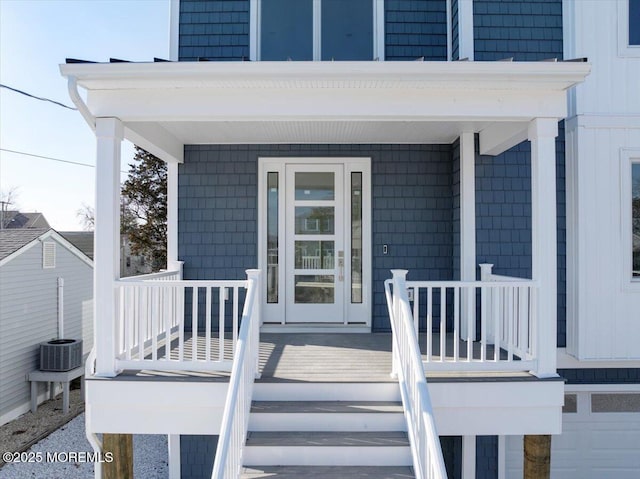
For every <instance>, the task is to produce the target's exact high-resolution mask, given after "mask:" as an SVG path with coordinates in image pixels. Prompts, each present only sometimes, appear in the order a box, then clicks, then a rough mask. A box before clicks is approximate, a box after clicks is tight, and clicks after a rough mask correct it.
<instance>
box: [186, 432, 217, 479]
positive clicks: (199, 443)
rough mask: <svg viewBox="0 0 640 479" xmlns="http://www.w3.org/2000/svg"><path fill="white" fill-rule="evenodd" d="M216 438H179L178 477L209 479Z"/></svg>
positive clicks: (189, 436)
mask: <svg viewBox="0 0 640 479" xmlns="http://www.w3.org/2000/svg"><path fill="white" fill-rule="evenodd" d="M217 445H218V436H202V435H182V436H180V477H181V478H182V479H210V478H211V471H212V470H213V460H214V457H215V453H216V447H217Z"/></svg>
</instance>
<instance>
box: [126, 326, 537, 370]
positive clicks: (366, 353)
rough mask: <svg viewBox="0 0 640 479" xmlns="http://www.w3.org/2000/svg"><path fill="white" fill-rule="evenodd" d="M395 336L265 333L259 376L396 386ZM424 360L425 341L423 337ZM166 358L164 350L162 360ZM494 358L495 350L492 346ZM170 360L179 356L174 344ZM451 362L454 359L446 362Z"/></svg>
mask: <svg viewBox="0 0 640 479" xmlns="http://www.w3.org/2000/svg"><path fill="white" fill-rule="evenodd" d="M391 340H392V337H391V333H342V334H341V333H263V334H261V336H260V373H261V377H260V379H259V380H258V382H393V381H394V379H392V378H391V376H390V372H391ZM446 341H447V348H446V349H447V351H451V350H452V349H453V348H452V347H451V345H452V343H453V335H452V334H447V338H446ZM419 342H420V349H421V351H423V354H422V357H423V360H426V359H427V357H426V355H425V354H424V351H426V350H427V348H426V335H422V334H421V335H420V339H419ZM192 348H193V339H192V338H191V337H189V336H188V337H185V344H184V354H185V355H186V356H189V357H191V351H192ZM459 350H460V356H461V358H466V350H467V349H466V342H465V341H460V348H459ZM197 351H198V358H199V359H204V351H205V339H204V338H202V337H200V336H199V337H198V338H197ZM218 352H219V341H218V339H217V338H211V353H212V355H213V356H215V357H217V355H218ZM439 353H440V337H439V334H438V333H433V337H432V354H433V357H436V356H439ZM164 355H165V352H164V347H163V348H160V350H159V351H158V357H163V356H164ZM487 355H488V356H489V357H492V356H493V347H492V346H487ZM171 356H172V357H174V356H177V346H174V345H173V344H172V349H171ZM473 356H474V358H477V357H479V356H480V343H479V342H475V343H474V344H473ZM231 358H232V351H231V339H230V338H227V339H226V340H225V359H231ZM447 359H449V358H447ZM426 369H427V370H426V377H427V378H428V380H429V381H432V382H433V381H439V380H445V381H474V380H476V381H478V380H487V379H491V380H526V379H535V376H533V375H531V374H529V373H526V372H517V371H511V372H499V371H498V372H493V371H479V372H449V371H447V372H442V371H438V372H435V371H429V370H428V367H427V368H426ZM229 376H230V374H228V373H219V372H216V373H207V372H192V371H171V372H165V371H155V370H153V371H152V370H142V371H124V372H123V373H122V374H121V375H120V377H122V378H125V377H136V378H139V379H142V378H153V379H158V378H159V377H163V378H166V379H168V380H170V379H180V378H184V379H186V378H189V379H190V380H193V379H196V378H200V379H202V380H208V381H223V382H224V381H228V380H229Z"/></svg>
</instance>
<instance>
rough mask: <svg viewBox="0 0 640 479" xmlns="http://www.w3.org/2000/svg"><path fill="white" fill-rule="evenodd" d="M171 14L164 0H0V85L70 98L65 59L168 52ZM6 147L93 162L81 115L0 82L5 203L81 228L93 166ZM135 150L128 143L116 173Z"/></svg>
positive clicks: (138, 57)
mask: <svg viewBox="0 0 640 479" xmlns="http://www.w3.org/2000/svg"><path fill="white" fill-rule="evenodd" d="M169 14H170V0H0V83H1V84H3V85H7V86H10V87H12V88H16V89H19V90H23V91H25V92H27V93H30V94H32V95H35V96H39V97H46V98H49V99H52V100H55V101H58V102H60V103H63V104H66V105H69V106H73V103H72V102H71V99H70V98H69V95H68V93H67V83H66V79H65V78H63V77H62V76H61V75H60V70H59V64H60V63H64V61H65V58H78V59H83V60H90V61H99V62H105V61H107V62H108V61H109V58H120V59H124V60H132V61H152V60H153V58H154V57H159V58H169V20H170V19H169ZM81 94H82V90H81ZM5 150H13V151H19V152H23V153H29V154H33V155H39V156H45V157H50V158H55V159H60V160H65V161H72V162H77V163H86V164H89V165H95V156H96V140H95V135H94V133H93V131H92V130H91V129H90V128H89V126H88V125H87V123H86V122H85V121H84V119H83V118H82V116H81V115H80V114H79V113H78V112H77V111H72V110H68V109H66V108H63V107H60V106H57V105H54V104H52V103H49V102H43V101H38V100H35V99H32V98H28V97H26V96H23V95H20V94H18V93H15V92H12V91H9V90H7V89H6V88H0V191H1V192H2V193H3V194H4V195H6V194H7V193H8V192H9V191H10V190H13V191H14V192H15V205H14V207H13V208H12V207H9V209H15V206H17V207H19V209H20V211H24V212H29V211H38V212H41V213H43V214H44V216H45V217H46V219H47V220H48V221H49V224H50V225H51V226H52V227H53V228H55V229H57V230H58V231H74V230H81V229H82V227H83V224H82V221H81V219H80V218H79V216H78V211H79V210H80V209H81V208H82V207H83V205H89V206H93V204H94V196H95V176H94V175H95V171H94V170H95V168H93V167H87V166H79V165H72V164H67V163H62V162H58V161H53V160H48V159H43V158H35V157H31V156H25V155H21V154H17V153H13V152H8V151H5ZM132 158H133V146H132V145H131V144H127V143H125V144H124V146H123V151H122V160H123V161H122V170H123V171H127V170H128V166H127V165H128V163H131V161H132ZM121 177H122V178H123V179H125V178H126V174H124V173H123V174H121Z"/></svg>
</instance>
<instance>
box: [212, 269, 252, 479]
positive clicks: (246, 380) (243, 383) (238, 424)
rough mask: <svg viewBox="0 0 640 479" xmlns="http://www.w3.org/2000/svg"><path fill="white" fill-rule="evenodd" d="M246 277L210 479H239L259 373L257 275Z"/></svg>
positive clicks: (250, 274)
mask: <svg viewBox="0 0 640 479" xmlns="http://www.w3.org/2000/svg"><path fill="white" fill-rule="evenodd" d="M247 275H248V287H247V298H246V300H245V303H244V311H243V313H242V324H241V326H240V334H239V337H238V348H237V353H236V355H235V356H234V359H233V369H232V371H231V380H230V383H229V389H228V392H227V399H226V402H225V406H224V414H223V416H222V425H221V429H220V437H219V440H218V447H217V450H216V456H215V461H214V464H213V472H212V474H211V477H212V479H222V478H234V479H235V478H237V477H239V473H240V469H241V468H242V456H243V450H244V445H245V441H246V438H247V429H248V425H249V412H250V410H251V400H252V393H253V381H254V378H256V377H258V373H259V370H258V361H259V348H260V297H261V296H260V272H259V271H257V270H253V271H247Z"/></svg>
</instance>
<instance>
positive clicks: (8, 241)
mask: <svg viewBox="0 0 640 479" xmlns="http://www.w3.org/2000/svg"><path fill="white" fill-rule="evenodd" d="M47 231H49V229H47V228H40V229H36V228H15V229H8V230H0V259H4V258H6V257H7V256H9V255H10V254H11V253H14V252H16V251H18V250H19V249H20V248H22V247H23V246H25V245H27V244H29V243H31V242H32V241H33V240H35V239H36V238H39V237H40V236H42V235H43V234H45V233H46V232H47Z"/></svg>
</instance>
